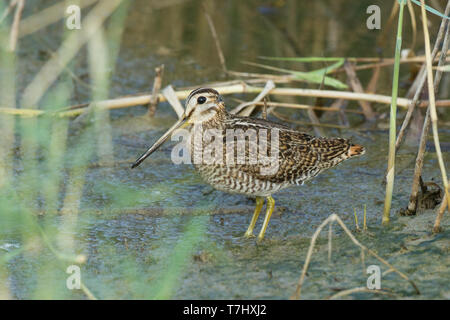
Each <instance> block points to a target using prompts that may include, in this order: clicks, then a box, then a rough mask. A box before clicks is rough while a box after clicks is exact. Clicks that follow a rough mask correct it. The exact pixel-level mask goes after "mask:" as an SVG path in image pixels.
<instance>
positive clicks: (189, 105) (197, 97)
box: [131, 88, 225, 168]
mask: <svg viewBox="0 0 450 320" xmlns="http://www.w3.org/2000/svg"><path fill="white" fill-rule="evenodd" d="M221 108H225V105H224V102H223V98H222V96H221V95H220V94H219V93H218V92H217V91H216V90H214V89H212V88H198V89H195V90H194V91H192V92H191V93H190V94H189V96H188V97H187V99H186V106H185V110H184V114H183V115H182V116H181V118H180V119H179V120H178V121H177V122H176V123H175V124H174V125H173V126H172V127H171V128H170V129H169V130H167V132H166V133H164V135H163V136H162V137H161V138H159V139H158V141H156V142H155V143H154V144H153V145H152V146H151V147H150V148H149V149H148V150H147V151H146V152H145V153H144V154H143V155H141V156H140V157H139V158H138V159H137V160H136V162H135V163H134V164H133V165H132V166H131V168H135V167H137V166H138V165H140V164H141V163H142V161H144V160H145V159H146V158H147V157H148V156H149V155H151V154H152V153H153V152H154V151H156V150H157V149H158V148H159V147H160V146H161V145H162V144H163V143H164V142H165V141H166V140H167V139H168V138H169V137H170V136H171V135H172V133H173V132H174V131H175V130H176V129H179V128H184V127H186V126H188V125H192V124H201V123H203V122H206V121H209V120H211V119H212V118H214V117H215V116H216V115H217V113H218V112H219V111H220V109H221Z"/></svg>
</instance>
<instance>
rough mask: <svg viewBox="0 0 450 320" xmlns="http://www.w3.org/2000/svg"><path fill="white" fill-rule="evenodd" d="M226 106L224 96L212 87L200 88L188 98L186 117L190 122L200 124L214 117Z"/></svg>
mask: <svg viewBox="0 0 450 320" xmlns="http://www.w3.org/2000/svg"><path fill="white" fill-rule="evenodd" d="M223 107H224V103H223V98H222V96H221V95H220V94H219V93H218V92H217V91H216V90H214V89H211V88H198V89H195V90H194V91H192V92H191V93H190V94H189V96H188V97H187V99H186V109H185V112H184V114H185V117H186V122H187V123H189V124H200V123H203V122H205V121H209V120H211V119H212V118H214V117H215V116H216V114H217V112H219V109H220V108H223Z"/></svg>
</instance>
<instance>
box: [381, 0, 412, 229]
mask: <svg viewBox="0 0 450 320" xmlns="http://www.w3.org/2000/svg"><path fill="white" fill-rule="evenodd" d="M405 4H406V0H401V2H400V10H399V13H398V27H397V43H396V46H395V62H394V76H393V79H392V102H391V113H390V125H389V158H388V170H387V177H386V181H387V183H386V197H385V200H384V210H383V219H382V223H383V224H388V223H389V219H390V212H391V204H392V192H393V189H394V178H395V139H396V135H397V132H396V131H397V130H396V117H397V96H398V78H399V71H400V54H401V50H402V27H403V11H404V8H405Z"/></svg>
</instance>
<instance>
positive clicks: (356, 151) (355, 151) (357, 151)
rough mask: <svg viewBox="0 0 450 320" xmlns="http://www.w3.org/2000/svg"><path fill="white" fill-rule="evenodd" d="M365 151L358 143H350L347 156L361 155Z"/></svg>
mask: <svg viewBox="0 0 450 320" xmlns="http://www.w3.org/2000/svg"><path fill="white" fill-rule="evenodd" d="M365 152H366V149H365V148H364V147H363V146H362V145H359V144H352V145H351V146H350V148H349V149H348V157H349V158H351V157H356V156H360V155H363V154H364V153H365Z"/></svg>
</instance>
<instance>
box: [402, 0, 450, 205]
mask: <svg viewBox="0 0 450 320" xmlns="http://www.w3.org/2000/svg"><path fill="white" fill-rule="evenodd" d="M448 8H449V9H450V1H449V2H448ZM448 32H449V26H447V36H446V37H445V39H444V43H443V48H442V50H443V52H445V51H446V48H447V47H448V45H449V35H448ZM444 57H445V54H444V55H442V56H441V59H440V60H439V65H442V64H443V61H444V60H445V59H444ZM441 77H442V72H441V71H439V70H438V71H436V76H435V79H434V87H435V88H436V89H437V88H438V87H439V83H440V80H441ZM429 129H430V106H428V108H427V112H426V114H425V118H424V122H423V126H422V133H421V136H420V142H419V148H418V151H417V156H416V161H415V166H414V176H413V182H412V186H411V195H410V197H409V202H408V212H409V213H410V214H414V213H416V210H417V199H418V193H419V186H420V179H421V176H422V168H423V158H424V157H425V149H426V142H427V136H428V131H429Z"/></svg>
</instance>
